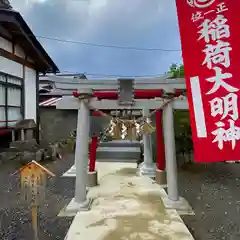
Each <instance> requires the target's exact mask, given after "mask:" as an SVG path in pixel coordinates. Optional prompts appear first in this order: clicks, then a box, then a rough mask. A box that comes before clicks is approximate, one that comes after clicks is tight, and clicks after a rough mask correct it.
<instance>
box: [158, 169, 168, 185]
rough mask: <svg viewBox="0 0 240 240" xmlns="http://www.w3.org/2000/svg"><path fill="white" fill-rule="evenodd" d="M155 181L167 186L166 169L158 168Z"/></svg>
mask: <svg viewBox="0 0 240 240" xmlns="http://www.w3.org/2000/svg"><path fill="white" fill-rule="evenodd" d="M155 181H156V183H157V184H159V185H162V186H166V185H167V174H166V172H165V171H162V170H160V169H157V170H156V176H155Z"/></svg>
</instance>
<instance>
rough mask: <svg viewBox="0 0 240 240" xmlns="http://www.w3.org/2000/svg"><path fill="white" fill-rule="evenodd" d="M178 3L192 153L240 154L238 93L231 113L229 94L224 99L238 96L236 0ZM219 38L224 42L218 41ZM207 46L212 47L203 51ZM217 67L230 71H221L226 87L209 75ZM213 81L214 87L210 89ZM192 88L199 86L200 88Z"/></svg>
mask: <svg viewBox="0 0 240 240" xmlns="http://www.w3.org/2000/svg"><path fill="white" fill-rule="evenodd" d="M176 3H177V11H178V19H179V26H180V35H181V42H182V52H183V60H184V70H185V77H186V85H187V90H188V101H189V109H190V119H191V126H192V139H193V143H194V158H195V160H196V161H197V162H218V161H226V160H239V156H240V118H239V116H238V115H239V110H238V108H239V107H240V106H239V103H240V102H239V100H238V99H237V101H236V102H237V103H236V105H234V109H235V110H236V111H235V115H234V112H233V111H232V110H231V109H230V108H231V106H230V105H231V104H232V105H233V103H234V102H233V99H232V100H231V99H229V98H228V102H227V101H225V100H226V98H227V97H229V96H230V95H234V97H236V98H238V96H239V89H240V81H239V63H240V58H239V52H240V45H239V42H240V31H239V22H240V14H239V10H240V1H237V0H225V1H223V0H193V1H183V0H176ZM203 23H204V25H203ZM204 26H205V27H204ZM206 28H207V29H206ZM203 29H206V31H202V30H203ZM220 44H223V46H222V47H219V46H220ZM216 46H218V47H216ZM210 47H212V50H211V51H207V49H208V48H210ZM223 50H224V51H225V52H224V51H223ZM218 71H221V73H222V74H228V77H227V76H226V75H225V76H224V77H223V76H222V78H220V80H221V81H222V82H224V83H225V84H227V85H228V86H229V87H227V88H226V85H225V86H223V85H222V82H221V86H220V87H218V86H219V85H215V84H216V79H211V78H213V77H214V78H216V76H217V74H218ZM218 80H219V79H218ZM198 85H200V88H199V87H198ZM214 86H216V87H217V88H216V89H214ZM194 89H195V90H196V89H199V94H196V92H198V91H195V90H194ZM211 90H213V91H211ZM230 93H231V94H230ZM229 94H230V95H229ZM200 97H201V98H202V100H201V98H200ZM230 100H231V104H230ZM217 101H218V102H217ZM213 102H214V103H215V104H216V105H215V106H213ZM201 104H202V107H201ZM228 107H229V108H228ZM201 109H202V110H203V111H201ZM214 109H215V110H214ZM216 109H218V111H217V110H216ZM221 109H222V110H221ZM201 112H202V114H201V115H199V114H200V113H201ZM224 113H226V114H224ZM199 116H200V117H199ZM201 119H202V121H200V120H201ZM231 124H232V125H231ZM216 137H218V138H216Z"/></svg>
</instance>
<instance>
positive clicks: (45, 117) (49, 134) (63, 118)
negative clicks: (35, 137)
mask: <svg viewBox="0 0 240 240" xmlns="http://www.w3.org/2000/svg"><path fill="white" fill-rule="evenodd" d="M108 122H109V120H106V119H104V118H99V117H91V123H90V134H92V133H94V132H100V131H103V130H104V128H105V127H106V126H107V124H108ZM40 125H41V139H42V140H44V141H46V142H59V141H62V140H66V139H67V138H68V137H69V134H70V132H72V131H74V130H76V128H77V110H60V109H56V108H55V107H40Z"/></svg>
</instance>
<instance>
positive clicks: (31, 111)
mask: <svg viewBox="0 0 240 240" xmlns="http://www.w3.org/2000/svg"><path fill="white" fill-rule="evenodd" d="M24 71H25V82H24V84H25V118H26V119H34V120H35V121H36V116H37V109H36V77H37V76H36V71H35V70H33V69H31V68H28V67H24Z"/></svg>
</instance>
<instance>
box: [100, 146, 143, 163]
mask: <svg viewBox="0 0 240 240" xmlns="http://www.w3.org/2000/svg"><path fill="white" fill-rule="evenodd" d="M140 155H141V151H140V148H139V147H98V149H97V159H121V161H122V160H124V159H134V160H136V161H137V160H138V159H139V158H140Z"/></svg>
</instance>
